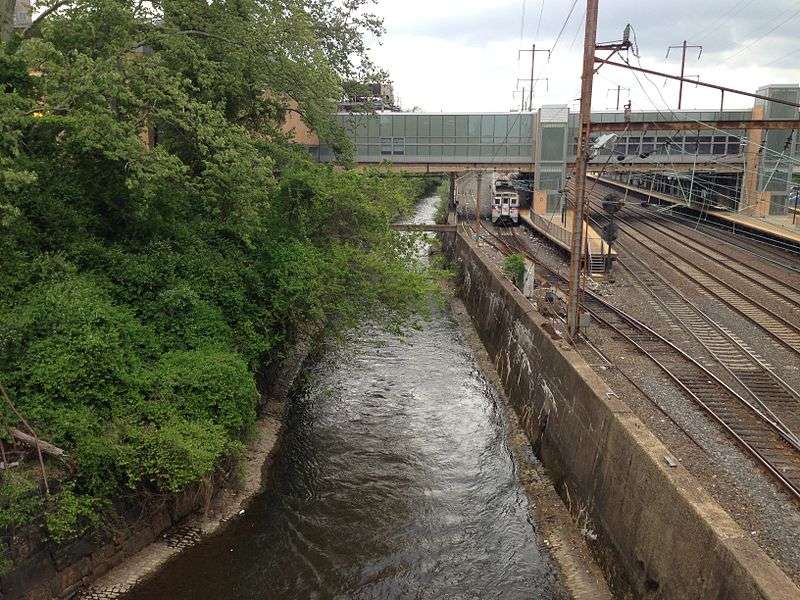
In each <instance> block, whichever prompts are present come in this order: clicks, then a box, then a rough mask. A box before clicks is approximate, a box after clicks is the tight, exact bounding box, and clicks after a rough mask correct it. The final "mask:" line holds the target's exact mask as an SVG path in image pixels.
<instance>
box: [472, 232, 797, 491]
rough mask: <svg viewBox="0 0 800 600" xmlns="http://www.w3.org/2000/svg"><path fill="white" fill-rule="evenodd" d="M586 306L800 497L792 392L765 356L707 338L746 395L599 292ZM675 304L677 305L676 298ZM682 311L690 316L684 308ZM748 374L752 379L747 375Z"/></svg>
mask: <svg viewBox="0 0 800 600" xmlns="http://www.w3.org/2000/svg"><path fill="white" fill-rule="evenodd" d="M487 233H488V234H489V236H491V237H492V238H493V241H492V242H490V243H491V244H492V245H493V246H494V247H495V248H497V249H498V251H500V252H501V253H503V254H510V253H514V252H518V253H520V254H524V255H526V256H528V258H530V259H531V260H533V261H534V262H535V263H536V264H537V266H539V267H541V268H544V269H545V270H546V271H548V272H550V273H551V275H553V276H554V277H556V278H558V280H559V281H560V283H561V285H564V284H565V283H566V280H565V278H564V276H563V275H562V274H561V273H558V272H557V271H556V270H554V269H552V268H550V267H549V266H548V265H545V264H543V263H542V262H541V261H540V260H538V259H537V257H535V256H533V255H532V254H531V253H530V252H529V251H528V250H527V249H526V248H525V247H524V245H523V244H522V243H520V241H519V240H518V239H516V235H515V234H513V233H512V235H510V236H509V235H497V234H494V233H493V232H491V231H488V230H487ZM676 302H677V299H676ZM584 307H585V308H586V309H587V310H588V311H589V312H590V313H591V314H592V315H593V317H594V319H595V320H596V321H597V322H599V323H601V324H603V325H605V326H606V327H608V328H610V329H611V330H612V331H614V332H615V333H616V335H617V336H618V338H619V339H621V340H623V341H625V342H627V343H628V344H630V345H632V346H634V347H635V348H636V349H637V350H638V351H639V352H641V353H642V354H644V355H645V356H647V357H648V358H649V359H650V360H652V361H653V362H654V363H655V364H656V365H657V366H658V367H659V368H660V369H661V370H662V371H663V372H664V373H665V374H666V375H667V376H668V377H669V378H670V379H671V380H672V381H673V382H674V383H675V384H676V385H677V386H678V387H679V388H680V389H681V390H683V392H684V393H685V394H686V395H687V397H689V398H690V399H691V400H692V401H693V402H695V403H696V404H697V405H698V406H699V407H700V408H702V409H703V410H704V411H705V412H706V413H707V414H708V415H709V416H710V417H711V418H712V419H713V420H714V421H716V422H717V423H718V424H719V425H720V426H721V427H722V428H723V429H724V430H725V431H726V432H727V433H728V434H729V435H731V436H732V437H733V439H734V440H735V441H736V442H738V443H739V445H740V446H741V447H743V448H744V449H745V450H746V451H747V452H748V453H749V454H750V455H751V456H752V457H753V458H754V459H755V460H756V461H757V462H758V463H759V464H761V465H762V466H763V467H764V468H765V469H766V470H767V471H768V472H769V473H770V474H771V475H772V476H773V477H775V478H776V480H777V481H778V482H779V483H780V484H781V485H782V487H783V488H784V489H786V490H787V492H788V493H789V494H790V495H792V496H793V497H794V498H795V499H796V500H800V440H798V439H797V436H796V435H795V432H794V431H793V430H792V426H793V425H794V422H792V423H791V424H790V423H787V422H786V420H784V418H783V417H785V411H784V408H785V407H783V406H781V402H782V401H783V400H787V398H786V397H787V396H788V397H789V398H791V393H790V392H789V391H788V390H787V389H785V388H783V387H782V386H780V385H775V382H774V380H773V379H771V378H770V377H769V372H768V371H769V368H768V366H767V365H766V364H765V363H764V362H763V361H761V360H760V359H759V358H758V357H756V356H755V355H754V354H753V353H748V352H747V350H745V349H744V348H742V347H741V346H739V347H737V345H736V344H732V343H731V342H732V341H733V338H732V337H729V338H728V341H727V342H724V345H722V344H723V342H720V341H719V340H712V339H711V338H713V337H714V336H713V334H709V339H708V341H710V342H713V343H715V344H718V345H717V346H716V347H715V348H714V349H715V352H716V353H718V356H720V357H721V358H722V360H724V361H726V363H727V364H728V367H729V368H730V369H732V370H734V369H735V370H736V372H737V373H738V375H739V377H743V379H742V381H745V380H746V381H747V382H748V385H749V387H748V386H745V387H746V388H747V389H748V390H750V391H751V393H752V394H753V395H754V396H757V397H758V399H756V398H755V397H754V398H753V399H752V400H747V399H745V398H744V397H742V396H741V395H740V394H739V393H737V392H736V391H735V390H733V389H732V388H731V387H729V386H728V385H727V384H725V383H724V382H723V381H722V380H721V379H719V378H718V377H717V376H716V375H714V373H712V372H711V371H710V370H709V369H708V368H706V367H705V366H703V365H702V364H701V363H700V362H698V361H697V360H695V359H693V358H692V357H691V356H689V355H688V354H687V353H686V352H684V351H683V350H681V349H680V348H679V347H678V346H676V345H675V344H674V343H673V342H671V341H670V340H668V339H667V338H665V337H664V336H662V335H660V334H659V333H657V332H656V331H654V330H653V329H651V328H649V327H648V326H647V325H645V324H644V323H642V322H640V321H638V320H636V319H635V318H633V317H632V316H630V315H628V314H627V313H625V312H624V311H623V310H621V309H619V308H618V307H615V306H613V305H612V304H610V303H608V302H606V301H605V300H603V299H602V298H600V297H599V296H597V295H595V294H593V293H591V292H586V294H585V298H584ZM675 308H676V309H678V306H677V304H676V305H675ZM684 317H685V318H686V319H689V318H690V316H689V315H688V314H685V313H684ZM710 347H711V346H709V348H710ZM748 363H749V370H748ZM759 368H760V369H761V374H760V375H759V374H758V369H759ZM765 372H766V373H765ZM750 377H752V379H748V378H750ZM765 377H766V378H765ZM787 387H788V386H787ZM766 391H769V393H770V394H772V393H774V394H775V395H776V396H775V397H772V396H769V397H768V398H767V399H766V401H765V399H764V394H765V392H766ZM787 401H793V399H791V400H787Z"/></svg>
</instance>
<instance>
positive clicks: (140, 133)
mask: <svg viewBox="0 0 800 600" xmlns="http://www.w3.org/2000/svg"><path fill="white" fill-rule="evenodd" d="M345 4H346V5H342V6H340V5H339V4H331V3H329V2H327V1H322V0H303V1H301V2H297V3H293V4H291V5H281V6H282V8H281V10H277V9H276V5H274V4H272V3H257V2H239V3H236V4H235V5H233V4H226V3H217V2H213V3H209V4H203V3H201V4H199V5H198V4H197V3H196V2H193V1H189V0H176V1H175V2H171V4H170V7H171V10H170V11H169V12H168V14H163V13H161V12H160V6H161V5H160V3H144V4H142V3H138V2H136V3H134V2H127V1H125V0H122V1H118V0H91V1H89V2H74V3H73V2H67V3H65V4H64V6H63V9H62V10H61V11H56V12H53V13H52V14H49V15H48V16H47V18H46V19H45V21H44V23H43V24H42V26H41V27H37V28H36V30H35V31H32V32H31V33H30V35H29V36H28V37H26V38H24V39H23V38H22V37H19V36H18V37H16V38H14V39H13V40H10V41H7V43H5V44H2V45H0V86H2V89H3V93H2V94H0V256H2V257H3V258H2V261H3V264H2V268H0V289H2V290H3V302H2V304H0V382H2V383H3V384H4V385H5V386H6V387H7V388H8V390H9V392H10V395H11V397H12V398H13V400H14V402H15V403H16V405H17V407H18V408H19V410H20V412H21V413H22V414H23V415H24V416H25V417H26V419H27V420H28V421H29V422H30V423H31V425H32V426H33V427H34V428H35V429H36V431H37V432H38V433H39V435H40V436H41V437H42V438H44V439H46V440H48V441H50V442H52V443H54V444H56V445H58V446H60V447H62V448H63V449H64V450H65V451H66V454H67V459H66V460H67V463H68V465H69V467H70V468H69V469H62V468H61V467H62V465H53V464H50V465H49V468H50V473H51V475H52V476H53V477H54V478H55V479H60V480H61V481H60V482H59V485H57V486H55V487H54V489H55V490H57V491H56V492H54V494H53V495H52V496H51V497H49V498H43V497H42V496H41V494H39V483H40V481H39V475H38V471H35V470H31V471H25V472H22V471H20V472H19V474H18V475H19V476H18V477H17V476H16V475H12V474H11V472H9V473H8V475H4V479H3V481H2V483H0V528H9V527H14V526H20V525H22V524H24V523H25V522H30V521H33V520H34V519H35V518H38V517H43V521H44V522H45V525H46V528H47V530H48V534H49V535H50V537H51V538H52V539H54V540H56V541H63V540H65V539H67V538H69V537H70V536H73V535H77V534H79V533H80V532H82V531H83V530H84V529H85V528H86V527H88V526H92V525H94V524H96V523H97V521H98V519H99V518H100V517H99V515H101V514H102V513H103V512H104V511H107V510H111V509H112V508H113V504H114V503H115V502H117V503H120V502H131V501H135V499H136V496H137V494H140V493H146V494H162V493H163V494H165V493H172V492H177V491H180V490H182V489H185V488H186V487H187V486H189V485H191V484H192V483H194V482H197V481H199V480H201V479H203V478H206V477H208V476H209V475H210V474H211V473H213V472H214V471H215V469H217V468H218V467H219V466H220V465H222V464H223V463H225V462H226V461H228V460H230V459H231V458H232V457H235V456H236V455H237V454H238V453H239V452H240V451H241V448H242V445H241V441H242V440H243V439H244V437H245V436H246V434H247V432H248V430H250V428H251V427H252V425H253V422H254V420H255V418H256V408H257V401H258V392H257V390H256V386H255V383H254V373H255V372H256V371H257V370H259V369H260V368H261V367H262V366H263V365H264V363H267V362H270V361H273V360H276V359H278V358H280V357H281V356H282V354H283V353H284V352H285V350H286V349H287V348H288V346H289V345H290V344H292V342H293V340H294V336H295V335H296V332H297V330H298V329H299V328H302V327H303V326H304V325H305V324H307V323H308V322H309V321H313V322H317V323H325V324H326V325H327V326H328V327H329V328H331V329H337V328H339V329H341V328H344V327H348V326H351V325H353V324H354V323H357V322H359V321H360V320H363V319H365V318H372V317H374V316H376V315H378V314H387V315H390V318H391V320H392V322H393V323H397V322H400V321H402V320H403V319H404V318H406V317H408V316H409V315H410V314H412V313H413V312H414V311H416V310H417V309H418V308H419V307H421V306H425V305H426V302H425V299H426V298H427V295H428V293H429V292H430V290H431V289H432V288H433V286H432V284H431V277H430V274H429V273H428V272H427V271H426V270H425V269H424V268H423V267H422V266H421V265H420V264H419V262H418V261H417V256H416V254H415V253H414V246H413V242H412V241H410V240H409V239H408V237H407V236H405V237H404V236H402V235H399V234H398V233H396V232H394V231H392V230H391V229H390V227H389V224H390V223H391V221H392V220H393V219H395V218H396V217H397V216H398V215H401V214H407V213H408V212H409V211H410V210H411V209H412V208H413V206H414V202H415V201H416V199H417V198H419V197H420V196H421V195H424V194H428V193H430V192H431V190H432V189H433V186H435V185H436V184H437V182H438V179H436V178H420V179H414V178H406V177H402V176H399V175H397V174H392V173H389V172H377V171H376V172H360V171H355V170H348V169H342V168H339V167H341V166H346V165H347V160H348V156H349V154H350V150H351V147H350V145H349V142H348V141H347V139H346V138H345V137H344V136H343V135H342V133H341V132H340V131H339V130H338V129H337V128H336V127H335V126H334V123H333V119H331V118H330V115H331V114H332V113H333V112H334V111H335V107H336V100H337V99H338V98H339V97H340V96H341V87H342V81H343V80H344V79H346V78H350V77H352V76H353V75H354V73H356V71H357V70H358V69H360V67H358V66H357V65H354V64H353V60H354V58H355V60H356V61H357V62H358V61H359V60H360V58H365V57H364V56H363V46H362V45H361V43H360V40H361V35H362V34H363V33H364V32H365V30H368V31H374V32H377V31H378V29H379V26H378V25H377V21H375V20H373V19H371V18H360V17H359V18H358V19H353V18H350V17H352V16H353V12H352V11H355V12H359V11H360V10H361V8H362V6H361V5H362V4H363V2H361V1H360V0H356V1H355V2H348V3H345ZM359 14H360V13H359ZM143 48H147V49H152V52H150V51H147V52H141V51H139V50H141V49H143ZM359 57H360V58H359ZM276 65H279V67H278V68H277V69H276ZM366 66H367V67H368V66H369V65H368V64H367V65H366ZM358 72H361V71H358ZM267 90H269V92H266V91H267ZM290 110H294V111H297V112H298V113H300V114H301V115H302V117H303V118H304V119H305V120H306V122H307V123H308V124H309V125H311V126H313V127H314V128H315V129H316V130H317V132H319V133H320V135H322V136H323V138H324V139H326V141H327V142H328V143H330V144H331V145H333V146H335V147H336V148H337V149H338V150H339V151H340V154H339V159H340V165H337V166H336V167H334V166H330V165H320V164H316V163H314V162H312V161H311V160H310V158H309V155H308V154H307V152H306V151H305V150H303V149H302V148H299V147H296V146H294V145H292V144H291V143H290V142H291V135H290V134H286V133H285V132H284V131H283V130H282V127H281V126H282V123H283V120H284V117H285V116H286V114H287V113H288V111H290ZM145 139H152V140H155V144H154V145H153V144H149V143H145V142H144V140H145ZM0 424H1V425H2V426H3V428H7V427H9V426H19V424H20V423H19V419H18V417H17V416H16V415H15V414H14V413H13V411H10V410H8V408H7V407H6V408H4V409H3V410H2V411H0ZM0 435H2V433H0ZM54 472H55V474H54V475H53V473H54ZM15 477H16V479H15Z"/></svg>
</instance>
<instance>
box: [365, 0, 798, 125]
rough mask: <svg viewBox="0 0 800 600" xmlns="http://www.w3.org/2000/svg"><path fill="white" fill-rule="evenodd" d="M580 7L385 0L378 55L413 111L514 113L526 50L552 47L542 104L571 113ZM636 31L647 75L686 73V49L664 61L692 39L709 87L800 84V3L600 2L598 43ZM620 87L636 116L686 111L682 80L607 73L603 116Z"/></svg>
mask: <svg viewBox="0 0 800 600" xmlns="http://www.w3.org/2000/svg"><path fill="white" fill-rule="evenodd" d="M572 3H573V0H527V1H526V2H523V1H522V0H377V5H376V7H375V12H377V13H378V14H380V15H381V16H383V17H384V20H385V26H386V30H387V32H386V35H385V37H384V39H383V42H382V44H381V45H375V47H374V49H373V56H374V57H375V59H376V62H377V63H378V64H379V65H380V66H381V67H383V68H384V69H386V70H388V71H389V73H390V74H391V78H392V80H393V81H394V84H395V92H396V93H397V94H398V95H399V97H400V100H401V102H402V105H403V108H404V109H405V110H409V109H411V108H413V107H415V106H418V107H420V108H421V109H423V110H426V111H441V110H445V111H506V110H509V109H511V108H512V106H516V107H518V106H519V100H520V97H519V94H516V95H515V96H513V102H512V92H513V90H514V89H515V87H516V84H517V82H516V79H517V77H530V53H529V52H528V53H525V54H523V55H522V58H521V59H519V60H518V58H517V50H518V49H519V48H525V47H527V48H530V47H531V44H533V43H534V42H535V43H536V46H537V48H544V49H546V48H554V50H553V53H552V57H551V59H550V62H549V63H548V62H547V57H546V54H544V53H537V56H536V65H537V68H536V77H537V78H539V77H541V78H545V77H546V78H549V91H548V89H547V84H546V83H545V82H544V81H540V82H538V83H537V84H536V87H535V91H536V94H535V98H534V106H535V107H538V106H540V105H541V104H570V105H571V106H573V107H575V109H576V110H577V103H576V99H577V98H578V96H579V90H580V70H581V53H582V47H583V24H584V20H585V10H586V0H577V4H576V6H575V9H574V11H573V13H572V15H571V17H570V19H569V21H568V22H567V24H566V27H565V28H564V31H563V33H562V34H561V38H560V39H559V40H558V42H557V44H556V38H557V36H558V34H559V31H560V30H561V28H562V25H563V24H564V22H565V20H566V18H567V14H568V13H569V10H570V7H571V6H572ZM523 4H524V6H525V8H524V10H525V19H524V21H523V19H522V16H523ZM542 6H543V10H541V9H542ZM540 10H541V26H539V27H538V30H539V32H538V35H537V25H538V24H539V15H540ZM627 23H630V24H631V25H632V26H633V29H634V31H635V33H636V38H637V40H638V43H639V48H640V55H641V63H642V65H643V66H645V67H649V68H652V69H655V70H663V71H668V72H673V73H676V74H677V73H678V72H679V70H680V51H676V50H672V51H671V52H670V57H669V59H665V54H666V51H667V46H669V45H672V44H680V43H681V42H682V41H683V40H684V39H687V40H688V41H689V43H690V44H702V45H703V46H704V49H703V55H702V57H701V59H700V60H699V61H698V60H697V50H694V51H692V52H691V53H687V61H686V74H687V75H699V76H700V78H701V80H702V81H707V82H711V83H719V84H722V85H728V86H731V87H735V88H739V89H744V90H748V91H753V92H755V91H756V88H758V87H759V86H761V85H765V84H769V83H800V37H798V33H797V32H798V31H799V30H800V0H670V1H669V2H667V1H661V0H600V19H599V30H598V42H603V41H612V40H616V39H619V38H620V37H621V35H622V30H623V28H624V27H625V25H626V24H627ZM631 60H632V62H633V63H634V64H636V59H635V58H634V57H632V56H631ZM523 85H524V86H526V87H527V86H528V85H529V84H528V83H527V82H520V83H519V87H520V88H521V87H522V86H523ZM617 85H621V86H622V87H623V88H630V92H628V91H627V90H626V89H623V90H622V102H623V103H624V102H625V101H626V100H627V99H628V96H629V95H630V98H631V100H632V103H633V108H634V110H636V109H639V110H642V109H650V108H653V107H654V105H655V107H657V108H658V109H660V110H664V109H666V108H667V107H669V108H671V109H673V110H674V109H675V108H676V107H677V96H678V83H677V82H670V83H667V84H666V85H664V80H663V79H657V78H655V77H651V81H648V80H647V79H646V78H645V77H644V76H642V75H641V74H640V75H639V81H638V82H637V80H636V79H635V78H634V77H633V76H632V75H631V73H630V72H627V71H624V70H622V69H619V68H617V67H610V66H603V67H602V69H601V70H600V72H599V74H598V76H597V77H595V80H594V102H593V108H594V109H595V110H603V109H613V108H615V103H616V87H617ZM610 88H614V91H609V89H610ZM643 88H644V89H643ZM645 90H646V93H645ZM648 95H649V98H648ZM662 96H663V99H662ZM719 100H720V98H719V92H717V91H714V90H706V89H703V88H698V87H695V86H693V85H686V86H684V103H683V107H684V108H714V107H718V106H719ZM750 106H752V101H751V100H750V99H748V98H745V97H741V96H740V97H735V96H731V97H729V95H728V94H726V99H725V107H726V108H737V107H750Z"/></svg>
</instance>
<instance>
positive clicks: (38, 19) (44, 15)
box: [22, 0, 71, 37]
mask: <svg viewBox="0 0 800 600" xmlns="http://www.w3.org/2000/svg"><path fill="white" fill-rule="evenodd" d="M70 1H71V0H59V1H58V2H56V3H55V4H53V5H52V6H51V7H50V8H48V9H47V10H46V11H44V12H43V13H42V14H40V15H39V16H38V17H36V18H35V19H34V20H33V22H32V23H31V24H30V25H28V26H27V27H26V28H25V29H24V30H23V31H22V35H24V36H25V37H31V36H32V35H33V34H34V32H35V31H36V28H37V27H38V26H39V24H40V23H41V22H42V21H44V20H45V19H46V18H47V17H49V16H50V15H52V14H53V13H54V12H56V11H57V10H58V9H59V8H61V7H62V6H64V5H65V4H69V3H70Z"/></svg>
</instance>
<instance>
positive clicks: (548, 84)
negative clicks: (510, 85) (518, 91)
mask: <svg viewBox="0 0 800 600" xmlns="http://www.w3.org/2000/svg"><path fill="white" fill-rule="evenodd" d="M520 81H530V83H531V91H533V84H535V83H536V82H537V81H544V82H545V83H546V85H547V87H546V88H545V89H547V91H548V92H549V91H550V78H549V77H537V78H536V79H527V78H526V79H521V78H520V79H517V85H519V82H520ZM522 89H523V90H524V89H525V88H524V87H523V88H522ZM522 95H523V97H524V96H525V94H524V93H523V94H522ZM531 102H533V96H532V95H531V96H529V99H528V110H530V111H533V104H531ZM524 105H525V101H524V100H523V106H524ZM523 110H524V109H523Z"/></svg>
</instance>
